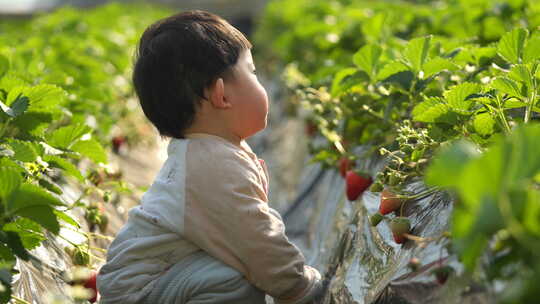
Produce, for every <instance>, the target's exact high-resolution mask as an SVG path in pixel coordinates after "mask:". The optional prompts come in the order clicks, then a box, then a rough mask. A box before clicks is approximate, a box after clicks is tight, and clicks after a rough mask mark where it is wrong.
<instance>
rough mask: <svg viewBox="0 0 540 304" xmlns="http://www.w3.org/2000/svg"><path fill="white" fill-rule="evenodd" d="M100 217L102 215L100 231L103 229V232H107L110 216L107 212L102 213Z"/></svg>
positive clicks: (99, 225)
mask: <svg viewBox="0 0 540 304" xmlns="http://www.w3.org/2000/svg"><path fill="white" fill-rule="evenodd" d="M99 217H100V221H99V224H98V227H99V231H101V233H105V232H107V227H108V226H109V217H108V216H107V214H105V213H102V214H100V216H99Z"/></svg>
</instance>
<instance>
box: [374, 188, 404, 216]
mask: <svg viewBox="0 0 540 304" xmlns="http://www.w3.org/2000/svg"><path fill="white" fill-rule="evenodd" d="M403 201H404V200H403V199H402V198H398V197H397V196H396V195H395V194H394V193H393V192H392V191H391V190H390V189H388V188H385V189H384V190H383V191H382V193H381V204H380V205H379V212H380V213H381V214H388V213H390V212H392V211H395V210H397V209H399V207H401V204H403Z"/></svg>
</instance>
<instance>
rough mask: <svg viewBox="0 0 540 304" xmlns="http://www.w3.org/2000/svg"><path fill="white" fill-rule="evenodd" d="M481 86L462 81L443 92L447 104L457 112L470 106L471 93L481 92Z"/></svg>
mask: <svg viewBox="0 0 540 304" xmlns="http://www.w3.org/2000/svg"><path fill="white" fill-rule="evenodd" d="M481 91H482V87H481V86H480V85H479V84H477V83H470V82H464V83H461V84H458V85H456V86H454V87H452V88H451V89H450V90H448V91H446V92H444V97H445V98H446V101H447V102H448V105H449V106H450V107H451V108H452V109H453V110H457V111H459V112H462V111H468V110H469V108H470V107H471V104H472V100H471V99H470V98H469V97H470V96H471V95H473V94H476V93H481Z"/></svg>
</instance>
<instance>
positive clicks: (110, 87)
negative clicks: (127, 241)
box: [0, 4, 168, 303]
mask: <svg viewBox="0 0 540 304" xmlns="http://www.w3.org/2000/svg"><path fill="white" fill-rule="evenodd" d="M143 12H144V13H143ZM167 13H168V11H166V10H164V9H162V8H152V7H149V6H141V5H137V6H131V5H130V6H128V5H121V4H112V5H107V6H102V7H98V8H96V9H93V10H88V11H85V12H80V11H77V10H76V9H74V8H62V9H59V10H57V11H55V12H53V13H50V14H44V15H37V16H35V17H33V18H30V19H28V20H18V21H15V20H13V21H11V20H8V19H4V18H3V19H2V20H1V21H0V33H1V35H0V303H6V302H8V301H9V300H10V298H11V297H12V294H11V293H12V288H11V279H12V277H11V276H12V274H13V273H14V272H15V271H16V269H15V262H16V260H17V259H21V260H29V259H30V258H33V259H35V257H33V256H32V255H31V250H33V249H35V248H37V247H39V246H40V245H41V244H42V242H43V241H44V240H46V239H47V238H49V237H60V238H64V237H63V235H62V233H61V232H62V231H61V229H70V230H74V231H76V232H78V233H80V234H81V235H84V236H86V238H87V242H84V243H82V244H75V243H72V242H70V241H69V240H67V239H65V240H66V241H67V242H68V243H70V244H71V245H70V246H69V247H66V251H67V252H68V253H69V255H70V256H71V258H72V263H73V264H75V265H82V266H87V267H91V266H92V257H93V254H92V250H93V249H94V248H93V247H91V246H90V239H91V235H92V237H93V236H95V235H96V234H90V233H87V232H85V231H84V227H83V226H81V224H80V223H79V222H78V221H77V220H76V219H75V218H73V217H72V215H71V211H72V210H74V209H75V208H83V209H85V210H86V211H85V213H86V218H87V220H88V222H89V226H91V228H92V230H93V229H95V227H98V228H99V229H100V231H101V232H102V233H103V232H104V231H105V230H106V229H107V223H108V217H107V215H106V214H105V213H104V210H103V209H102V208H99V206H101V202H102V201H104V202H110V203H112V202H114V201H115V200H116V199H117V198H118V194H120V193H123V192H130V191H132V186H130V185H128V184H126V183H125V182H123V181H122V180H121V172H120V173H118V172H111V170H110V169H109V168H108V166H107V162H108V153H107V152H108V148H111V143H112V148H113V149H115V150H118V151H119V150H120V147H121V146H122V145H123V144H124V141H125V138H124V137H119V136H118V135H116V136H115V134H113V133H114V132H116V131H115V128H119V126H118V125H115V124H116V122H117V121H126V120H129V119H132V116H133V114H131V113H130V112H133V111H132V110H133V108H134V107H133V106H129V104H128V106H126V105H125V104H124V103H119V101H125V102H127V103H129V101H130V100H131V101H133V99H132V96H133V92H132V89H131V87H130V86H129V82H128V80H127V79H128V77H129V73H130V64H131V63H130V56H131V52H132V50H133V49H134V47H135V42H136V39H137V38H138V36H139V35H140V33H141V32H142V30H143V29H144V28H145V26H147V25H148V24H149V23H151V22H153V21H154V20H155V19H158V17H161V16H164V15H165V14H167ZM135 137H136V136H135ZM111 138H112V140H111ZM68 184H71V185H73V184H76V185H77V186H78V187H79V188H80V190H81V192H82V193H81V194H80V196H79V197H78V198H76V199H72V198H70V197H69V196H68V195H66V193H64V192H65V191H64V190H65V187H66V185H68ZM88 200H92V201H94V202H98V204H89V203H88Z"/></svg>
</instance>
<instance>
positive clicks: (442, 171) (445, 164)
mask: <svg viewBox="0 0 540 304" xmlns="http://www.w3.org/2000/svg"><path fill="white" fill-rule="evenodd" d="M480 155H481V153H480V151H479V150H478V148H477V147H476V146H475V145H474V144H472V143H471V142H468V141H465V140H460V141H457V142H455V143H453V144H452V145H450V146H448V147H445V148H441V149H440V151H439V152H438V153H437V154H436V155H435V157H434V160H433V163H432V164H431V166H429V168H428V170H427V171H426V176H425V180H426V182H427V183H428V184H431V185H438V186H444V187H454V188H456V187H457V186H458V183H459V180H460V178H461V176H462V174H463V170H464V168H465V167H466V166H467V165H468V162H469V161H470V160H472V159H475V158H478V157H479V156H480Z"/></svg>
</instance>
